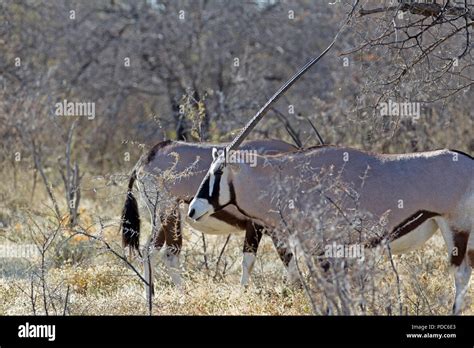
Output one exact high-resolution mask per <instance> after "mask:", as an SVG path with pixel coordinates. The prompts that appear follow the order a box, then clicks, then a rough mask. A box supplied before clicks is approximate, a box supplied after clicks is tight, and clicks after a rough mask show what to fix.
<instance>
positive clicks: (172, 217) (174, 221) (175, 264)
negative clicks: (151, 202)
mask: <svg viewBox="0 0 474 348" xmlns="http://www.w3.org/2000/svg"><path fill="white" fill-rule="evenodd" d="M161 229H162V230H163V231H164V234H165V239H166V250H165V254H164V262H165V265H166V268H167V271H168V274H169V276H170V277H171V279H172V281H173V283H174V284H175V285H176V286H178V287H181V286H182V281H181V272H180V269H179V267H180V265H179V254H180V253H181V248H182V246H183V235H182V232H181V217H180V213H179V209H174V210H173V211H172V212H171V213H170V214H169V215H168V216H166V217H164V218H162V220H161Z"/></svg>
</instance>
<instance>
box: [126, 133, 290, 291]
mask: <svg viewBox="0 0 474 348" xmlns="http://www.w3.org/2000/svg"><path fill="white" fill-rule="evenodd" d="M225 146H226V144H205V143H204V144H197V143H186V142H180V141H170V140H169V141H164V142H160V143H158V144H157V145H155V146H154V147H153V148H152V149H151V150H150V151H149V152H148V153H147V154H146V155H145V156H143V157H142V158H141V159H140V160H139V161H138V163H137V165H136V166H135V169H134V170H133V174H132V176H131V178H130V181H129V185H128V193H127V199H126V202H125V206H124V209H123V213H122V239H123V245H124V247H129V248H130V250H137V251H138V250H139V236H140V217H139V212H138V202H137V200H136V198H135V196H134V194H133V192H132V190H133V186H134V184H135V182H136V184H137V186H138V188H139V192H140V195H141V198H142V201H143V202H144V203H145V205H146V207H147V208H148V210H149V213H150V216H151V223H152V229H153V230H152V234H151V239H150V242H149V248H148V249H149V250H146V249H147V248H144V250H143V251H144V255H143V257H142V259H143V260H144V269H145V279H146V280H147V282H148V283H149V284H153V264H154V255H155V253H154V252H155V250H158V249H161V248H162V247H163V245H164V244H165V243H166V253H165V254H164V259H165V264H166V266H167V269H168V272H169V274H170V276H171V278H172V280H173V282H174V283H175V284H176V285H180V284H181V277H180V273H179V270H178V269H179V267H178V266H179V259H178V257H179V254H180V251H181V247H182V231H181V227H182V223H183V221H182V220H183V219H182V216H183V217H185V218H186V211H187V204H189V202H190V201H191V200H192V198H193V196H194V194H195V192H196V190H197V189H198V187H199V184H200V183H201V181H202V179H203V178H204V175H205V174H206V172H207V169H208V168H209V165H210V164H211V163H212V155H211V152H212V149H213V148H216V147H217V148H223V147H225ZM242 149H244V150H248V151H252V152H253V151H255V152H258V153H261V154H278V153H282V152H290V151H295V150H297V148H296V147H295V146H293V145H291V144H288V143H286V142H284V141H280V140H258V141H249V142H246V143H245V144H243V147H242ZM183 209H184V211H185V213H184V214H182V213H181V211H182V210H183ZM185 220H186V223H188V224H189V225H190V226H191V227H192V228H193V229H195V230H198V231H201V232H203V233H207V234H230V233H241V232H243V231H245V241H244V247H243V252H244V254H243V259H242V278H241V283H242V285H247V284H248V282H249V277H250V273H251V271H252V268H253V265H254V262H255V255H256V252H257V248H258V244H259V242H260V238H261V237H262V233H263V232H267V233H268V234H269V235H270V237H272V239H273V240H274V242H275V241H276V239H275V236H274V234H272V233H271V231H265V229H264V227H263V226H262V225H259V224H256V223H254V222H253V221H252V220H251V219H249V218H247V217H245V216H243V215H242V214H241V213H240V212H239V211H238V210H237V209H236V208H235V207H231V206H229V207H226V208H225V209H222V210H220V211H219V212H216V213H215V214H213V215H212V216H208V217H207V218H205V219H202V220H201V221H199V222H194V221H193V220H191V219H185ZM275 247H276V248H277V251H278V253H279V255H280V258H281V259H282V261H283V262H284V264H285V265H286V266H287V267H288V266H289V265H290V260H291V253H289V252H288V251H287V249H286V248H285V247H284V246H283V245H280V244H275ZM148 260H150V262H147V261H148ZM150 265H152V266H151V267H150ZM289 276H290V277H291V276H294V273H291V272H290V274H289ZM151 294H152V286H150V287H149V289H148V290H147V296H151Z"/></svg>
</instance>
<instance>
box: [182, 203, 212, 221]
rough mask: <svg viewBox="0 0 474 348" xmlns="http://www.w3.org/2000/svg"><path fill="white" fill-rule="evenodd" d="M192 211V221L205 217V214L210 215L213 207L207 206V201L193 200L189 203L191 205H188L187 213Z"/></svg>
mask: <svg viewBox="0 0 474 348" xmlns="http://www.w3.org/2000/svg"><path fill="white" fill-rule="evenodd" d="M193 209H194V215H193V216H192V217H191V216H190V217H191V218H192V219H194V220H197V219H199V218H200V217H202V216H204V215H206V214H212V213H213V212H214V207H213V206H212V205H211V204H209V202H208V201H207V199H203V198H197V199H196V198H194V199H193V200H192V201H191V204H190V205H189V211H188V214H189V212H190V211H192V210H193Z"/></svg>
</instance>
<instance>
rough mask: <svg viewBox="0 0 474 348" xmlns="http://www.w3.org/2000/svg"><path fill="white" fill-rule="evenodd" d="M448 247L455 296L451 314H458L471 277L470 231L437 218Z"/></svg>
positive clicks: (472, 246) (471, 241)
mask: <svg viewBox="0 0 474 348" xmlns="http://www.w3.org/2000/svg"><path fill="white" fill-rule="evenodd" d="M436 222H437V223H438V225H439V228H440V230H441V233H442V234H443V237H444V240H445V242H446V246H447V248H448V254H449V262H450V264H451V269H452V272H453V274H454V284H455V289H456V290H455V291H456V293H455V296H454V303H453V314H460V313H461V311H462V309H463V304H464V297H465V295H466V293H467V291H468V290H469V280H470V279H471V273H472V267H473V266H472V263H471V260H470V255H472V254H473V253H474V245H473V244H474V243H473V238H469V234H470V233H469V232H470V231H464V230H463V229H460V228H456V227H453V224H450V222H449V221H447V220H446V219H444V218H437V219H436Z"/></svg>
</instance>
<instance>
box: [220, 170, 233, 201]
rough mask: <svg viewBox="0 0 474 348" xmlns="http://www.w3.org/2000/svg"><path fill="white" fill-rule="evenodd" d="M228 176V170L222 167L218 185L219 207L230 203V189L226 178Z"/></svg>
mask: <svg viewBox="0 0 474 348" xmlns="http://www.w3.org/2000/svg"><path fill="white" fill-rule="evenodd" d="M228 176H229V168H228V167H224V170H223V171H222V175H221V181H220V183H219V201H218V202H219V205H220V206H223V205H225V204H227V203H229V201H230V188H229V183H228V180H227V177H228Z"/></svg>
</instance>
